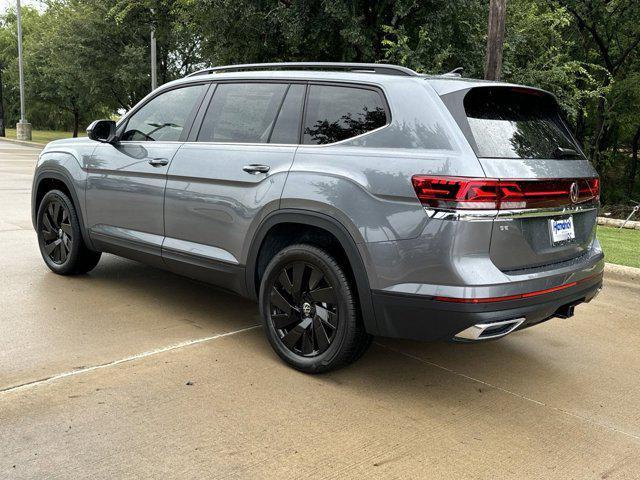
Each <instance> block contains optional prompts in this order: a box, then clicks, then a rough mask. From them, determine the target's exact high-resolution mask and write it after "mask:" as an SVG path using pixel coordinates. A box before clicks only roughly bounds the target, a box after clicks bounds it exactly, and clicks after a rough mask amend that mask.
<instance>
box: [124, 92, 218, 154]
mask: <svg viewBox="0 0 640 480" xmlns="http://www.w3.org/2000/svg"><path fill="white" fill-rule="evenodd" d="M205 88H207V86H206V85H192V86H189V87H183V88H176V89H174V90H169V91H168V92H165V93H161V94H160V95H158V96H157V97H155V98H153V99H152V100H150V101H149V102H148V103H146V104H145V105H144V106H143V107H142V108H141V109H140V110H138V111H137V112H135V113H134V114H133V115H132V116H131V118H130V119H129V120H128V121H127V126H126V130H125V131H124V133H123V134H122V137H121V138H122V140H136V141H141V142H148V141H154V140H155V141H178V140H180V135H181V134H182V130H183V129H184V126H185V122H186V121H187V119H188V118H189V116H190V114H191V112H192V110H193V109H194V108H195V106H196V102H197V101H198V100H199V98H200V96H201V95H202V94H203V93H204V90H205Z"/></svg>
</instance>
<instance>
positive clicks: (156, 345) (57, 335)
mask: <svg viewBox="0 0 640 480" xmlns="http://www.w3.org/2000/svg"><path fill="white" fill-rule="evenodd" d="M37 153H38V150H37V149H33V148H28V147H23V146H17V145H12V144H7V143H0V205H3V206H4V209H3V214H2V215H1V216H0V267H1V269H2V287H1V290H0V292H1V293H0V478H2V479H4V478H11V479H13V478H19V479H22V478H25V479H27V478H28V479H31V478H47V479H55V478H73V479H76V478H98V479H101V478H104V479H113V478H158V477H163V478H166V479H169V478H194V479H195V478H251V479H254V478H367V477H375V478H456V479H457V478H580V479H582V478H638V476H639V474H638V472H640V414H639V413H638V411H639V409H638V407H639V406H640V382H639V381H638V378H640V355H639V352H638V345H639V344H640V333H638V328H637V324H638V321H639V320H640V319H639V314H638V312H640V286H639V285H637V284H634V283H631V282H628V283H626V282H624V281H619V280H613V279H607V281H606V287H605V290H604V291H603V293H602V294H601V295H600V296H599V297H598V298H597V299H596V300H595V301H594V302H592V303H591V304H589V305H585V306H581V307H579V308H578V309H577V315H576V316H575V317H574V318H572V319H569V320H554V321H551V322H548V323H546V324H544V325H540V326H538V327H535V328H532V329H529V330H526V331H524V332H520V333H517V334H514V335H513V336H510V337H507V338H505V339H503V340H501V341H498V342H492V343H486V344H479V345H452V344H447V343H438V344H422V343H415V342H406V341H393V340H388V339H378V340H377V341H376V343H375V344H374V346H373V347H372V349H371V350H370V352H369V353H368V354H367V355H365V357H364V358H362V359H361V360H360V361H359V362H358V363H356V364H355V365H353V366H352V367H349V368H347V369H344V370H341V371H338V372H334V373H331V374H327V375H322V376H307V375H304V374H300V373H298V372H295V371H293V370H291V369H289V368H288V367H286V366H284V365H283V364H282V363H281V362H280V361H279V359H278V358H277V357H276V356H275V354H274V353H273V352H272V351H271V349H270V347H269V345H268V343H267V342H266V340H265V339H264V337H263V334H262V331H261V330H260V328H251V327H252V326H254V325H256V324H258V323H259V319H258V315H257V308H256V306H255V305H253V304H252V303H251V302H248V301H246V300H243V299H240V298H238V297H234V296H231V295H229V294H227V293H223V292H220V291H218V290H216V289H214V288H211V287H209V286H206V285H202V284H200V283H197V282H193V281H190V280H188V279H184V278H181V277H177V276H175V275H172V274H169V273H166V272H163V271H160V270H156V269H152V268H150V267H146V266H144V265H140V264H137V263H134V262H130V261H127V260H122V259H118V258H116V257H113V256H108V255H107V256H104V257H103V259H102V260H101V262H100V264H99V266H98V267H97V268H96V269H95V270H94V271H93V272H92V273H91V274H89V275H86V276H81V277H72V278H68V277H60V276H56V275H54V274H53V273H51V272H50V271H49V270H48V269H47V268H46V267H45V266H44V264H43V262H42V260H41V258H40V256H39V253H38V250H37V244H36V240H35V233H34V232H33V231H32V229H31V220H30V216H29V201H30V196H29V191H30V187H31V174H32V170H33V165H34V163H35V158H36V156H37Z"/></svg>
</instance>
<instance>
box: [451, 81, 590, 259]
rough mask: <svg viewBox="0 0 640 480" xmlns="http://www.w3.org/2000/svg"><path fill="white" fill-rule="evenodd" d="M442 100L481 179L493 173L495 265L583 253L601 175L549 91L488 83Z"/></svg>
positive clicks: (491, 251) (491, 254)
mask: <svg viewBox="0 0 640 480" xmlns="http://www.w3.org/2000/svg"><path fill="white" fill-rule="evenodd" d="M443 100H445V104H447V106H448V107H449V108H450V110H451V111H452V114H454V117H455V118H456V121H457V122H458V124H459V125H460V127H461V129H462V131H463V133H465V136H466V137H467V139H468V140H469V143H470V144H471V146H472V148H473V149H474V151H475V153H476V155H477V157H478V159H479V161H480V164H481V165H482V168H483V169H484V172H485V174H486V176H487V178H489V179H496V180H498V187H497V189H496V191H497V192H498V197H499V198H498V199H497V208H496V209H497V210H498V215H497V217H496V219H495V220H494V225H493V230H492V237H491V244H490V256H491V259H492V261H493V262H494V264H495V265H496V266H497V267H498V268H500V269H501V270H503V271H505V272H510V271H513V272H515V271H518V270H526V269H531V268H539V267H544V266H550V265H554V264H558V263H561V262H567V261H571V260H573V259H576V258H577V257H580V256H581V255H583V254H585V253H586V252H587V250H588V249H589V247H590V245H591V243H592V241H593V238H594V235H595V226H596V214H597V205H598V198H599V180H598V178H597V173H596V171H595V169H594V168H593V167H592V165H591V164H590V163H589V161H587V159H586V158H585V156H584V154H583V153H582V151H581V150H580V147H579V146H578V144H577V142H576V141H575V139H574V138H573V136H572V134H571V131H570V129H569V128H568V126H567V123H566V122H565V120H564V118H563V116H562V114H561V111H560V108H559V106H558V104H557V102H556V100H555V98H554V97H553V96H552V95H550V94H548V93H547V92H544V91H541V90H537V89H531V88H524V87H517V86H494V85H491V84H489V85H488V86H479V87H478V86H475V87H472V88H467V89H463V90H460V91H457V92H452V93H449V94H448V95H445V96H443ZM452 107H453V108H452Z"/></svg>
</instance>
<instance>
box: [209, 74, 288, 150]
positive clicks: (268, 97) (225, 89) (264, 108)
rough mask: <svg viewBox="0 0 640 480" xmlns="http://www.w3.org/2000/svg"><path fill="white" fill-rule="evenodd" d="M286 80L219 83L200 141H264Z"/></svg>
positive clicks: (270, 127) (276, 112)
mask: <svg viewBox="0 0 640 480" xmlns="http://www.w3.org/2000/svg"><path fill="white" fill-rule="evenodd" d="M287 86H288V85H287V84H285V83H221V84H219V85H218V87H217V88H216V91H215V93H214V95H213V98H212V99H211V103H210V104H209V108H208V109H207V112H206V114H205V116H204V119H203V121H202V127H201V128H200V133H199V135H198V141H199V142H233V143H267V142H268V141H269V135H270V134H271V130H272V129H273V126H274V123H275V121H276V115H277V114H278V111H279V109H280V105H281V104H282V100H283V98H284V94H285V92H286V91H287Z"/></svg>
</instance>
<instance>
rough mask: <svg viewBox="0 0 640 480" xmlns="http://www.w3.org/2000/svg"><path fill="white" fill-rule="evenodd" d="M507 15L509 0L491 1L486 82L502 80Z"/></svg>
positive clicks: (485, 68) (485, 67)
mask: <svg viewBox="0 0 640 480" xmlns="http://www.w3.org/2000/svg"><path fill="white" fill-rule="evenodd" d="M506 14H507V0H491V4H490V5H489V29H488V31H487V51H486V55H485V64H484V78H485V79H486V80H500V74H501V73H502V49H503V46H504V20H505V17H506Z"/></svg>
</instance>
